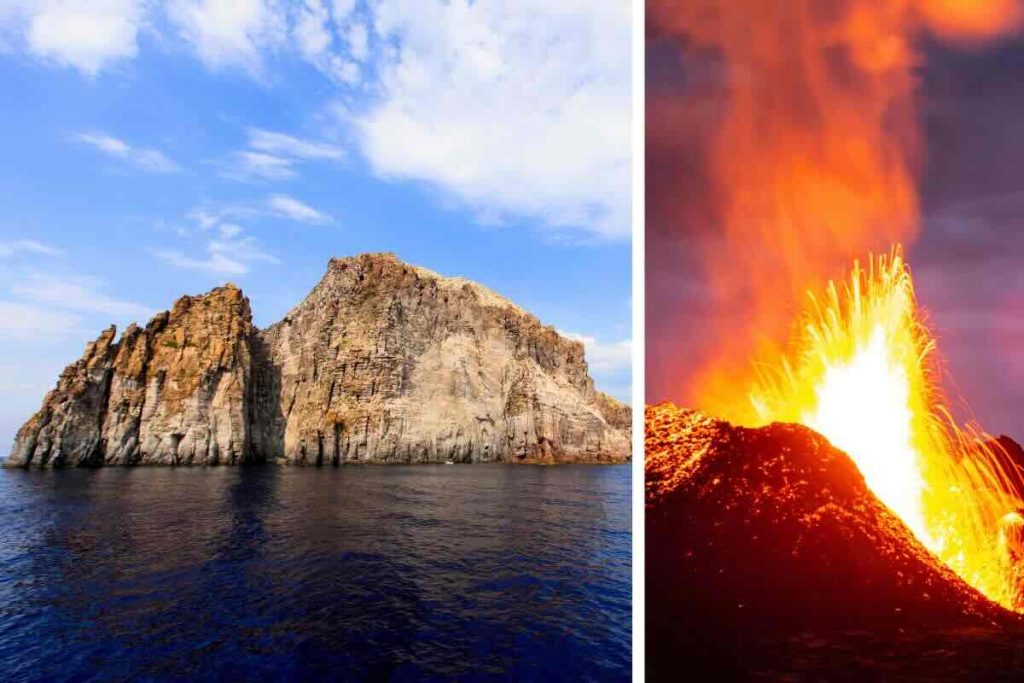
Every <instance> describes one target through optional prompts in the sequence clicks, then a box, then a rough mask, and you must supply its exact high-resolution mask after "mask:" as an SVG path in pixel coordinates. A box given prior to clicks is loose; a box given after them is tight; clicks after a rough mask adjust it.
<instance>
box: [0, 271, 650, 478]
mask: <svg viewBox="0 0 1024 683" xmlns="http://www.w3.org/2000/svg"><path fill="white" fill-rule="evenodd" d="M629 431H630V411H629V408H628V407H627V406H624V405H622V404H621V403H619V402H618V401H616V400H615V399H613V398H611V397H609V396H607V395H605V394H602V393H601V392H599V391H597V390H596V389H595V388H594V383H593V380H592V379H591V378H590V376H589V373H588V368H587V363H586V360H585V358H584V349H583V345H582V344H581V343H580V342H578V341H574V340H570V339H567V338H565V337H563V336H562V335H560V334H559V333H558V332H557V331H556V330H555V329H554V328H553V327H549V326H545V325H542V324H541V323H540V322H539V321H538V320H537V318H536V317H534V316H533V315H531V314H530V313H528V312H526V311H524V310H523V309H521V308H519V307H517V306H516V305H515V304H513V303H512V302H510V301H508V300H507V299H505V298H503V297H501V296H499V295H498V294H495V293H494V292H492V291H490V290H489V289H487V288H485V287H483V286H481V285H479V284H476V283H474V282H470V281H468V280H465V279H462V278H452V277H443V276H440V275H438V274H436V273H433V272H431V271H429V270H426V269H424V268H419V267H415V266H411V265H409V264H407V263H404V262H402V261H401V260H399V259H398V258H397V257H395V256H394V255H393V254H362V255H359V256H355V257H349V258H342V259H332V260H331V262H330V264H329V265H328V269H327V273H326V275H324V277H323V279H322V280H321V281H320V283H319V284H317V286H316V287H315V288H314V289H313V291H312V292H311V293H310V294H309V296H307V297H306V299H305V300H304V301H303V302H302V303H300V304H299V305H298V306H297V307H296V308H294V309H293V310H292V311H290V312H289V313H288V314H287V315H286V316H285V317H284V319H283V320H281V321H280V322H278V323H276V324H274V325H272V326H270V327H269V328H267V329H265V330H260V329H257V328H256V327H255V326H254V325H253V323H252V313H251V310H250V307H249V301H248V299H247V298H246V297H245V296H244V294H243V293H242V291H241V290H239V289H238V288H237V287H235V286H234V285H231V284H228V285H225V286H224V287H220V288H217V289H214V290H213V291H211V292H209V293H208V294H205V295H202V296H186V297H183V298H181V299H179V300H178V301H177V302H176V303H175V304H174V307H173V308H172V309H171V310H170V311H167V312H164V313H160V314H159V315H157V316H156V317H154V318H153V319H152V320H151V321H150V322H149V324H148V325H146V327H145V328H141V327H138V326H136V325H132V326H130V327H129V328H128V329H127V330H125V331H124V333H123V334H122V335H121V337H120V338H117V331H116V329H115V328H113V327H111V328H110V329H108V330H106V331H104V332H103V333H102V334H101V335H100V336H99V338H98V339H96V340H95V341H94V342H91V343H90V344H89V345H88V346H87V347H86V350H85V354H84V355H83V356H82V358H81V359H80V360H78V361H77V362H75V363H73V364H72V365H70V366H68V367H67V369H65V370H64V372H63V373H62V374H61V376H60V379H59V381H58V383H57V387H56V388H55V389H54V390H52V391H51V392H50V393H49V394H48V395H47V396H46V399H45V400H44V402H43V406H42V408H41V409H40V410H39V412H37V413H36V414H35V415H34V416H33V417H32V418H31V419H29V420H28V422H26V423H25V425H24V426H23V427H22V428H21V429H20V430H19V431H18V435H17V438H16V439H15V443H14V448H13V451H12V452H11V454H10V456H9V457H8V458H7V460H6V461H5V463H4V464H5V465H6V466H8V467H63V466H100V465H215V464H221V465H237V464H243V463H262V462H271V463H284V464H297V465H298V464H309V465H326V464H332V465H339V464H343V463H430V462H435V463H436V462H446V461H453V462H465V463H468V462H510V463H556V462H621V461H625V460H628V459H629V457H630V435H629Z"/></svg>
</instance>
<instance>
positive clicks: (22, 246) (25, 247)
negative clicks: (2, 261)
mask: <svg viewBox="0 0 1024 683" xmlns="http://www.w3.org/2000/svg"><path fill="white" fill-rule="evenodd" d="M19 253H27V254H37V255H40V256H61V255H63V254H64V251H63V250H61V249H57V248H56V247H51V246H49V245H48V244H42V243H41V242H36V241H35V240H13V241H10V242H0V258H7V257H10V256H14V255H15V254H19Z"/></svg>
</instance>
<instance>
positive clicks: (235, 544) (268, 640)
mask: <svg viewBox="0 0 1024 683" xmlns="http://www.w3.org/2000/svg"><path fill="white" fill-rule="evenodd" d="M629 482H630V471H629V466H628V465H622V466H560V467H530V466H501V465H465V466H464V465H455V466H444V465H442V466H415V467H343V468H338V469H311V468H310V469H304V468H279V467H272V466H268V467H253V468H210V469H202V468H179V469H171V468H135V469H116V468H110V469H100V470H68V471H57V472H52V471H51V472H47V471H43V472H38V471H30V472H24V471H9V470H8V471H0V677H2V678H3V680H5V681H21V680H30V681H85V680H103V681H108V680H109V681H138V680H225V681H237V680H323V679H327V680H332V679H333V680H364V679H373V680H381V679H383V680H395V681H405V680H422V679H439V680H451V679H458V680H506V679H514V680H553V679H558V680H602V681H615V680H623V681H624V680H628V678H629V675H630V661H631V660H630V639H631V630H630V620H631V617H630V505H629V498H630V493H629Z"/></svg>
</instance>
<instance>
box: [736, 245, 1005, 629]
mask: <svg viewBox="0 0 1024 683" xmlns="http://www.w3.org/2000/svg"><path fill="white" fill-rule="evenodd" d="M801 323H802V324H801V327H800V331H799V332H798V334H797V335H796V337H795V338H794V339H793V340H792V342H791V346H790V349H789V351H788V352H787V353H786V354H785V355H784V357H783V358H782V359H781V361H779V362H778V363H777V364H776V365H774V366H765V367H761V368H760V369H759V372H760V378H759V380H758V382H757V384H756V386H755V388H754V390H753V391H752V393H751V396H750V399H751V405H752V406H753V408H754V410H755V411H756V413H757V415H758V420H759V421H760V422H765V423H767V422H798V423H802V424H805V425H807V426H809V427H811V428H813V429H815V430H817V431H818V432H819V433H821V434H823V435H824V436H826V437H827V438H828V439H829V440H830V441H831V442H832V443H833V444H834V445H835V446H837V447H838V448H840V449H842V450H844V451H845V452H846V453H848V454H849V455H850V457H851V458H852V459H853V460H854V462H855V463H856V464H857V467H858V469H860V471H861V473H862V474H863V475H864V479H865V481H866V482H867V484H868V486H869V487H870V488H871V489H872V491H873V492H874V493H875V495H877V496H878V498H879V499H880V500H881V501H882V502H883V503H885V504H886V506H888V507H889V509H890V510H892V511H893V512H894V513H896V514H897V515H898V516H899V517H900V518H901V519H902V520H903V522H904V523H905V524H906V525H907V526H908V527H909V528H910V530H911V531H912V532H913V533H914V535H915V536H916V537H917V538H918V540H920V541H921V542H922V543H923V544H924V546H925V547H927V548H928V549H929V550H931V551H932V553H934V554H935V555H936V556H937V557H938V558H939V559H941V560H942V561H943V562H945V563H946V564H947V565H948V566H949V567H950V568H952V569H953V570H954V571H955V572H956V573H957V574H959V575H960V576H961V578H963V579H964V580H965V581H966V582H967V583H969V584H970V585H972V586H974V587H975V588H977V589H978V590H979V591H981V592H982V593H983V594H985V595H986V596H988V597H989V598H990V599H992V600H994V601H995V602H998V603H999V604H1001V605H1003V606H1004V607H1007V608H1010V609H1021V608H1024V602H1022V599H1024V595H1022V594H1021V578H1020V572H1021V564H1020V561H1021V560H1022V559H1024V558H1022V557H1021V554H1022V552H1021V551H1022V550H1024V546H1022V542H1021V541H1022V537H1024V534H1022V531H1021V529H1022V528H1024V519H1022V518H1021V516H1020V515H1019V514H1018V513H1016V512H1015V510H1016V509H1017V508H1019V507H1020V505H1021V502H1020V500H1018V498H1017V492H1019V491H1022V490H1024V488H1022V485H1024V481H1022V480H1021V479H1020V477H1019V476H1017V475H1016V474H1014V473H1010V472H1008V471H1007V470H1005V469H1004V468H1003V466H1002V464H1001V459H1000V457H999V454H998V453H996V452H994V450H993V449H994V448H997V447H998V446H995V445H988V444H994V442H991V441H986V440H985V439H984V438H983V437H982V435H981V434H977V433H975V432H973V431H972V430H966V431H962V430H960V429H958V428H957V427H956V425H955V423H954V422H953V420H952V418H951V417H950V411H949V409H948V406H947V403H946V399H945V397H944V396H943V394H942V391H941V390H940V388H939V383H938V378H937V373H936V361H935V358H934V355H935V343H934V340H933V339H932V337H931V335H930V333H929V331H928V329H927V328H926V327H925V325H924V324H923V322H922V321H921V319H920V316H919V313H918V309H917V305H916V302H915V298H914V289H913V284H912V281H911V277H910V271H909V269H908V268H907V267H906V265H905V264H904V262H903V258H902V255H901V253H900V251H899V250H898V249H897V250H894V251H893V252H892V253H891V254H890V255H888V256H885V257H881V258H878V259H875V260H872V261H871V263H870V265H869V267H868V269H867V270H863V269H861V268H860V266H859V265H855V266H854V269H853V273H852V275H851V276H850V279H849V280H848V281H847V282H846V283H845V284H843V285H836V284H835V283H830V284H829V285H828V287H827V289H826V295H825V296H824V297H823V298H818V297H816V296H813V295H811V296H810V298H809V303H808V305H807V307H806V310H805V313H804V316H803V318H802V321H801Z"/></svg>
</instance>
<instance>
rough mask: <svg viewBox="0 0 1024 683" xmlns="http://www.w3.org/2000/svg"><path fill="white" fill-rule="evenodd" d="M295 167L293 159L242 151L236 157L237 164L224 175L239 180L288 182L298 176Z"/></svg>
mask: <svg viewBox="0 0 1024 683" xmlns="http://www.w3.org/2000/svg"><path fill="white" fill-rule="evenodd" d="M293 166H294V163H293V162H292V160H291V159H284V158H282V157H277V156H274V155H273V154H264V153H262V152H251V151H242V152H238V154H237V155H235V164H233V165H232V166H231V168H228V169H227V170H226V171H225V172H224V175H226V176H228V177H229V178H235V179H238V180H248V179H251V178H257V179H260V180H288V179H289V178H294V177H295V175H296V171H295V169H294V168H293Z"/></svg>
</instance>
